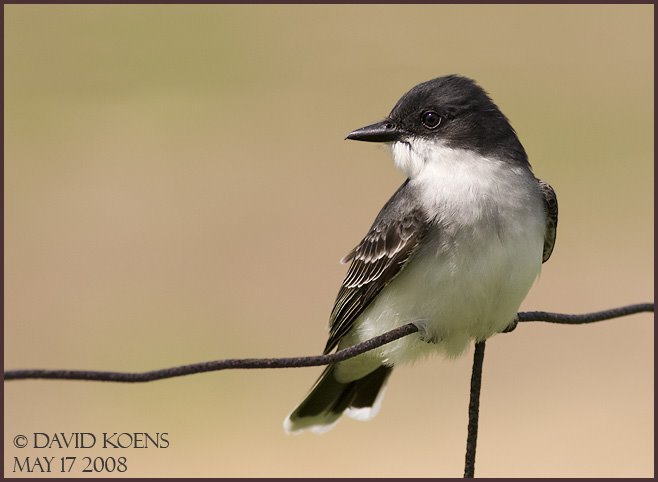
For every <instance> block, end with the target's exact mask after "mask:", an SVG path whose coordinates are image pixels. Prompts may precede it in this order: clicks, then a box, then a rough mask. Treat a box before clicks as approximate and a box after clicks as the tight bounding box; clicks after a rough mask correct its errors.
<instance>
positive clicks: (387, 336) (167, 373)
mask: <svg viewBox="0 0 658 482" xmlns="http://www.w3.org/2000/svg"><path fill="white" fill-rule="evenodd" d="M653 310H654V305H653V303H640V304H635V305H629V306H622V307H619V308H613V309H610V310H605V311H598V312H595V313H586V314H583V315H572V314H562V313H548V312H544V311H531V312H524V313H519V314H518V317H517V319H518V320H519V321H520V322H529V321H545V322H548V323H561V324H581V323H592V322H594V321H601V320H607V319H611V318H617V317H620V316H626V315H631V314H634V313H640V312H648V311H651V312H652V311H653ZM417 331H418V328H417V327H416V325H414V324H412V323H409V324H407V325H404V326H401V327H399V328H395V329H393V330H391V331H389V332H387V333H384V334H383V335H380V336H376V337H375V338H372V339H370V340H367V341H364V342H363V343H359V344H358V345H354V346H351V347H349V348H346V349H344V350H340V351H338V352H336V353H330V354H328V355H318V356H306V357H288V358H238V359H227V360H214V361H207V362H201V363H194V364H191V365H182V366H176V367H171V368H163V369H160V370H152V371H147V372H137V373H131V372H111V371H94V370H47V369H33V370H8V371H5V372H4V379H5V380H27V379H47V380H87V381H101V382H119V383H142V382H152V381H155V380H163V379H166V378H174V377H182V376H185V375H193V374H195V373H205V372H212V371H219V370H232V369H238V368H244V369H252V368H299V367H313V366H320V365H328V364H330V363H336V362H339V361H343V360H347V359H348V358H352V357H355V356H357V355H360V354H361V353H364V352H366V351H370V350H372V349H374V348H377V347H380V346H382V345H385V344H387V343H390V342H392V341H395V340H397V339H399V338H402V337H404V336H407V335H410V334H412V333H415V332H417ZM510 331H511V330H510Z"/></svg>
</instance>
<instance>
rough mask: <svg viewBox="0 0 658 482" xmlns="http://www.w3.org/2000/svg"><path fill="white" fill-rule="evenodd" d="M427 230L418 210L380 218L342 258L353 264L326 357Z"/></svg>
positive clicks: (333, 321) (332, 325) (340, 296)
mask: <svg viewBox="0 0 658 482" xmlns="http://www.w3.org/2000/svg"><path fill="white" fill-rule="evenodd" d="M389 203H390V202H389ZM386 209H387V206H385V207H384V210H382V212H384V211H385V210H386ZM390 211H395V209H390V210H389V212H390ZM427 227H428V223H427V219H426V217H425V214H424V213H423V212H421V211H420V210H419V209H408V210H400V211H399V212H397V213H396V214H395V215H393V216H390V215H388V216H382V215H381V214H380V216H378V218H377V220H375V223H374V224H373V226H372V227H371V228H370V231H369V232H368V234H366V236H365V238H363V241H361V242H360V243H359V245H358V246H357V247H356V248H354V249H353V250H352V251H351V252H350V253H349V254H348V255H347V256H345V257H344V258H343V260H342V261H343V262H345V263H347V262H349V261H351V262H352V264H351V265H350V268H349V270H348V271H347V275H346V276H345V280H344V281H343V284H342V285H341V288H340V291H339V292H338V296H337V298H336V303H335V304H334V309H333V311H332V312H331V318H330V322H329V326H330V331H329V340H328V341H327V345H326V347H325V350H324V351H325V353H329V352H330V351H331V350H333V349H334V347H335V346H336V345H337V344H338V342H339V340H340V339H341V337H343V336H344V335H345V334H346V333H347V332H348V331H349V330H350V329H351V328H352V326H353V324H354V321H355V320H356V319H357V318H358V317H359V315H360V314H361V313H362V312H363V310H365V309H366V307H367V306H368V305H369V304H370V302H371V301H372V300H373V299H374V298H375V296H377V294H378V293H379V292H380V291H381V290H382V288H384V286H386V285H387V284H388V283H390V282H391V280H393V278H395V277H396V276H397V275H398V273H400V271H401V270H402V269H403V268H404V266H405V265H406V263H407V261H408V260H409V257H410V256H411V254H412V253H413V252H414V250H415V249H416V247H417V246H418V244H419V242H420V240H421V239H422V237H423V235H424V234H425V233H426V232H427Z"/></svg>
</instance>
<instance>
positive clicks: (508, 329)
mask: <svg viewBox="0 0 658 482" xmlns="http://www.w3.org/2000/svg"><path fill="white" fill-rule="evenodd" d="M518 324H519V318H518V316H517V317H515V318H514V319H513V320H512V322H511V323H510V324H509V325H507V327H506V328H505V329H504V330H503V331H501V333H509V332H511V331H514V330H515V329H516V327H517V325H518Z"/></svg>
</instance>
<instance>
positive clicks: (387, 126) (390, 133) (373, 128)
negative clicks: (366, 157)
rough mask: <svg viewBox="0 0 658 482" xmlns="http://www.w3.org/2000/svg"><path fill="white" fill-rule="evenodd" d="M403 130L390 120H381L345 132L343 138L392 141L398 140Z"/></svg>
mask: <svg viewBox="0 0 658 482" xmlns="http://www.w3.org/2000/svg"><path fill="white" fill-rule="evenodd" d="M403 135H404V131H403V130H401V129H400V128H398V127H397V126H396V125H395V124H393V122H391V121H390V120H383V121H381V122H378V123H377V124H372V125H369V126H366V127H362V128H361V129H357V130H355V131H352V132H350V133H349V134H347V137H346V138H345V139H352V140H354V141H366V142H394V141H397V140H400V138H401V137H402V136H403Z"/></svg>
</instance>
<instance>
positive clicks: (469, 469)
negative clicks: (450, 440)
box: [464, 341, 485, 479]
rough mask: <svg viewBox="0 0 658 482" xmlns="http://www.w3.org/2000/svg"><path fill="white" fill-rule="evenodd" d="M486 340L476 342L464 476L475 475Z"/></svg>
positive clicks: (470, 477)
mask: <svg viewBox="0 0 658 482" xmlns="http://www.w3.org/2000/svg"><path fill="white" fill-rule="evenodd" d="M484 348H485V342H484V341H480V342H478V343H476V344H475V352H474V353H473V371H472V373H471V399H470V401H469V403H468V435H467V436H466V461H465V463H464V478H465V479H473V478H474V477H475V449H476V447H477V443H478V419H479V417H480V387H482V365H483V363H484Z"/></svg>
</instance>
